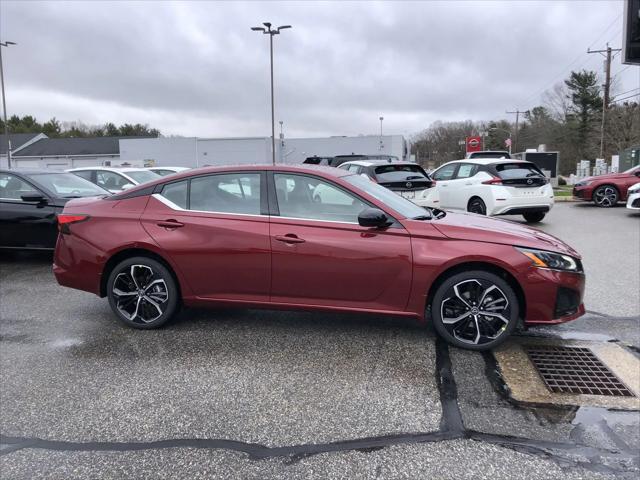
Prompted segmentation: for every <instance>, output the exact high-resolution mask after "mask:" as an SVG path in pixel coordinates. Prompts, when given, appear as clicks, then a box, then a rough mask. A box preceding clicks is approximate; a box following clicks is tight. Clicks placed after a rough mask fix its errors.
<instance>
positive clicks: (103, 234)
mask: <svg viewBox="0 0 640 480" xmlns="http://www.w3.org/2000/svg"><path fill="white" fill-rule="evenodd" d="M320 185H323V186H324V188H327V189H335V190H336V191H337V192H339V193H340V195H332V196H328V197H327V198H328V199H329V200H327V201H325V200H324V199H322V198H321V199H320V201H316V200H315V199H314V197H313V195H312V193H313V192H314V191H315V190H317V189H318V187H319V186H320ZM267 192H269V193H267ZM335 198H342V199H343V201H340V202H336V201H335V200H334V199H335ZM59 222H60V224H61V225H62V226H63V227H64V228H61V232H60V235H59V238H58V244H57V247H56V253H55V257H54V266H53V271H54V274H55V276H56V278H57V280H58V282H59V283H60V284H61V285H64V286H67V287H71V288H76V289H79V290H85V291H88V292H91V293H94V294H96V295H99V296H101V297H107V298H108V300H109V304H110V306H111V308H112V310H113V312H114V314H115V316H116V317H117V318H118V319H119V320H121V321H122V322H124V323H125V324H127V325H129V326H131V327H134V328H142V329H149V328H155V327H159V326H161V325H163V324H164V323H166V322H167V321H168V320H170V319H171V318H172V317H173V316H174V315H175V314H176V312H177V309H178V307H179V306H180V305H181V304H182V305H186V306H196V305H198V306H207V305H209V306H220V305H225V306H236V307H240V308H246V307H247V306H249V305H250V306H253V307H262V308H285V309H304V310H318V311H347V312H369V313H375V314H385V315H397V316H401V317H408V318H414V319H417V320H419V321H421V322H425V321H427V319H428V320H430V321H431V322H433V325H434V327H435V328H436V330H437V331H438V332H439V334H440V335H441V336H442V337H443V338H445V339H446V340H447V341H448V342H450V343H452V344H453V345H456V346H459V347H465V348H470V349H474V350H483V349H488V348H492V347H495V346H497V345H499V344H500V343H502V342H503V341H504V340H505V339H506V338H507V337H508V336H509V335H510V334H511V333H512V332H513V331H514V329H515V328H516V326H517V325H518V324H520V323H521V322H524V323H525V324H526V325H532V324H546V325H549V324H555V323H560V322H565V321H568V320H572V319H575V318H577V317H579V316H581V315H582V314H583V313H584V311H585V310H584V305H583V304H582V297H583V293H584V285H585V277H584V273H583V268H582V264H581V261H580V255H579V254H578V253H577V252H576V251H575V250H573V249H572V248H571V247H569V246H568V245H566V244H565V243H563V242H562V241H560V240H558V239H557V238H555V237H553V236H551V235H549V234H546V233H544V232H541V231H538V230H534V229H530V228H528V227H526V226H523V225H519V224H516V223H510V222H502V221H498V220H495V219H491V218H485V217H481V216H477V215H474V216H469V215H464V214H458V213H448V212H441V211H436V212H432V211H430V210H427V209H424V208H421V207H419V206H417V205H415V204H413V203H412V202H410V201H409V200H406V199H404V198H402V197H401V196H400V195H396V194H395V193H393V192H392V191H390V190H388V189H387V188H384V187H382V186H381V185H379V184H377V183H375V182H372V181H371V180H369V179H367V178H364V177H363V176H361V175H354V174H352V173H351V172H349V171H348V170H344V169H338V168H335V169H329V168H326V167H321V168H320V167H305V166H285V165H277V166H271V165H257V166H239V167H212V168H206V169H205V168H201V169H198V170H192V171H189V172H184V173H179V174H177V175H174V176H171V177H163V178H161V179H158V180H156V181H154V182H151V183H148V184H146V185H141V186H138V187H134V188H132V189H130V190H128V191H126V192H123V193H121V194H116V195H113V196H111V197H104V198H99V199H77V200H72V201H71V202H69V203H68V204H67V205H66V207H65V210H64V212H63V214H62V215H60V217H59Z"/></svg>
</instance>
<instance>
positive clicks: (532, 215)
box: [522, 212, 546, 223]
mask: <svg viewBox="0 0 640 480" xmlns="http://www.w3.org/2000/svg"><path fill="white" fill-rule="evenodd" d="M545 215H546V214H545V213H544V212H529V213H523V214H522V216H523V217H524V219H525V220H526V221H527V222H528V223H538V222H541V221H542V219H543V218H544V216H545Z"/></svg>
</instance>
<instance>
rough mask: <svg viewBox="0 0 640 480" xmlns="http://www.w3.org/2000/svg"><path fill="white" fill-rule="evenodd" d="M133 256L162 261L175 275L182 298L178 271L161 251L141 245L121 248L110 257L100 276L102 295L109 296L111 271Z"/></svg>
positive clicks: (179, 295) (172, 274) (173, 275)
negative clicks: (108, 282)
mask: <svg viewBox="0 0 640 480" xmlns="http://www.w3.org/2000/svg"><path fill="white" fill-rule="evenodd" d="M132 257H147V258H151V259H153V260H156V261H157V262H160V263H161V264H162V265H164V266H165V267H166V268H167V270H169V273H170V274H171V276H172V277H173V280H174V281H175V282H176V288H177V289H178V297H179V298H182V284H181V282H180V278H179V277H178V275H177V274H176V271H175V269H174V268H173V266H172V265H171V263H169V262H168V261H167V260H166V259H165V258H164V257H163V256H162V255H160V254H159V253H157V252H154V251H153V250H150V249H147V248H141V247H130V248H125V249H123V250H119V251H118V252H116V253H114V254H113V255H112V256H111V257H109V260H107V262H106V263H105V265H104V268H103V269H102V275H101V276H100V297H103V298H104V297H106V296H107V281H108V280H109V276H110V275H111V272H112V271H113V269H114V268H115V266H116V265H118V264H119V263H120V262H122V261H123V260H126V259H128V258H132Z"/></svg>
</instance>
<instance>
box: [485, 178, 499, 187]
mask: <svg viewBox="0 0 640 480" xmlns="http://www.w3.org/2000/svg"><path fill="white" fill-rule="evenodd" d="M482 183H483V184H484V185H502V179H501V178H498V177H493V178H492V179H490V180H485V181H484V182H482Z"/></svg>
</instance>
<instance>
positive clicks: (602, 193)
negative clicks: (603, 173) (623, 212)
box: [593, 185, 618, 208]
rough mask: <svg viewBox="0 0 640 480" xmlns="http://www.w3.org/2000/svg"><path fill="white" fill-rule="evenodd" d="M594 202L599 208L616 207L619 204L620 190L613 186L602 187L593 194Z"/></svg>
mask: <svg viewBox="0 0 640 480" xmlns="http://www.w3.org/2000/svg"><path fill="white" fill-rule="evenodd" d="M593 201H594V202H595V204H596V205H597V206H599V207H603V208H609V207H614V206H615V205H616V203H618V190H616V187H614V186H612V185H601V186H599V187H598V188H596V191H595V192H593Z"/></svg>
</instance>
